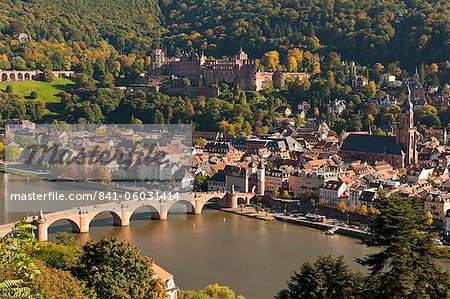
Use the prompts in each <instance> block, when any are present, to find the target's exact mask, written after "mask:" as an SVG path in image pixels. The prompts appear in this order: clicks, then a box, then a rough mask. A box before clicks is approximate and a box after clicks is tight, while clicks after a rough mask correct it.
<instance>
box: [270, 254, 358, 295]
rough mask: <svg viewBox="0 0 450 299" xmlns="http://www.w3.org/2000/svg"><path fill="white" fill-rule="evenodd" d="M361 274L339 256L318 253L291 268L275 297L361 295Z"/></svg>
mask: <svg viewBox="0 0 450 299" xmlns="http://www.w3.org/2000/svg"><path fill="white" fill-rule="evenodd" d="M363 286H364V275H363V274H361V273H359V272H354V271H352V270H351V269H350V267H349V265H348V264H347V263H346V261H345V259H344V257H343V256H340V257H337V258H334V257H333V256H330V255H329V256H321V257H319V258H318V259H317V260H316V261H314V263H309V262H306V263H304V264H303V265H302V266H301V268H300V272H294V275H292V276H291V279H290V281H288V286H287V288H286V289H284V290H282V291H280V292H279V293H278V294H277V296H276V298H277V299H291V298H299V299H302V298H304V299H315V298H321V299H322V298H323V299H327V298H329V299H332V298H362V296H361V295H362V290H363Z"/></svg>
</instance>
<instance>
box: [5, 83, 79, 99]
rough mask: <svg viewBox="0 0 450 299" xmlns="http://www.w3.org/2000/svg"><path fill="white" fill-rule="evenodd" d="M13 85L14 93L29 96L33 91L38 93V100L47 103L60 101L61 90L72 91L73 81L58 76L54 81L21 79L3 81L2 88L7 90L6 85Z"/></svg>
mask: <svg viewBox="0 0 450 299" xmlns="http://www.w3.org/2000/svg"><path fill="white" fill-rule="evenodd" d="M8 85H11V86H12V88H13V92H14V93H19V94H22V95H23V96H24V97H26V98H27V97H28V96H29V95H30V93H31V92H32V91H36V92H37V93H38V100H43V101H45V102H46V103H60V102H61V98H60V97H58V96H57V94H59V93H60V92H61V91H66V92H70V91H71V90H72V87H73V86H72V85H73V81H72V80H70V79H67V78H56V79H55V80H54V81H53V82H52V83H47V82H41V81H20V82H2V83H0V90H5V88H6V86H8Z"/></svg>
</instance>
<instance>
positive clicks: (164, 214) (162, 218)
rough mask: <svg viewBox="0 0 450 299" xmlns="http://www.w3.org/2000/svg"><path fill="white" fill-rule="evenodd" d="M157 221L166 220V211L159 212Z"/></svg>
mask: <svg viewBox="0 0 450 299" xmlns="http://www.w3.org/2000/svg"><path fill="white" fill-rule="evenodd" d="M159 220H167V212H166V211H161V212H159Z"/></svg>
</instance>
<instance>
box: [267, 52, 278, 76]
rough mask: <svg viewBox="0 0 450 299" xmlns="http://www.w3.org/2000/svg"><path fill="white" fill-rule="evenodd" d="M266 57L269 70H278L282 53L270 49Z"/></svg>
mask: <svg viewBox="0 0 450 299" xmlns="http://www.w3.org/2000/svg"><path fill="white" fill-rule="evenodd" d="M264 58H265V60H264V61H265V64H266V66H267V69H268V70H269V71H272V72H274V71H276V70H277V69H278V66H279V64H280V55H279V54H278V52H277V51H275V50H274V51H269V52H267V53H266V54H265V55H264Z"/></svg>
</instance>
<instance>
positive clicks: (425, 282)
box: [359, 192, 450, 299]
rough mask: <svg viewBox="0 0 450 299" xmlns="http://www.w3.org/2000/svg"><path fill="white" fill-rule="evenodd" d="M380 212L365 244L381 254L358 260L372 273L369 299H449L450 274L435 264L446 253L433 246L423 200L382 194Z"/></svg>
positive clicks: (373, 222) (370, 227)
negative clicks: (376, 249)
mask: <svg viewBox="0 0 450 299" xmlns="http://www.w3.org/2000/svg"><path fill="white" fill-rule="evenodd" d="M377 208H378V209H379V215H378V216H377V217H374V218H373V220H372V221H371V222H370V223H369V232H370V234H369V235H368V237H367V238H365V239H364V240H363V244H365V245H366V246H368V247H377V248H379V250H380V251H378V252H377V253H372V254H369V255H368V256H367V257H366V258H364V259H362V260H359V262H360V263H361V264H362V265H364V266H368V267H369V270H370V271H371V272H370V275H369V282H368V294H367V296H368V297H369V298H436V299H437V298H446V297H447V296H448V290H449V288H450V273H449V272H448V271H445V270H444V269H443V268H442V267H441V266H440V265H438V264H436V259H438V258H441V257H443V252H442V251H440V250H439V248H437V246H436V245H435V244H434V242H433V236H432V233H431V232H430V231H429V228H430V226H429V225H428V223H427V222H429V218H427V216H426V215H425V213H424V212H423V208H422V205H421V203H420V200H419V199H418V198H410V197H408V198H403V197H401V196H399V195H398V194H396V193H394V194H392V195H391V196H389V197H388V196H386V195H385V194H384V193H381V192H380V193H379V199H378V205H377Z"/></svg>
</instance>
